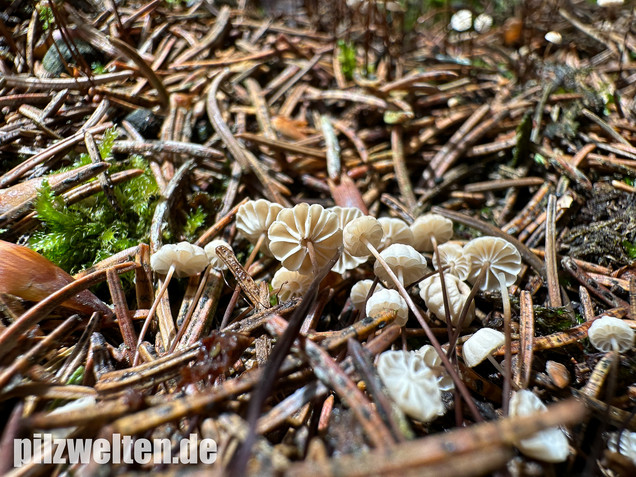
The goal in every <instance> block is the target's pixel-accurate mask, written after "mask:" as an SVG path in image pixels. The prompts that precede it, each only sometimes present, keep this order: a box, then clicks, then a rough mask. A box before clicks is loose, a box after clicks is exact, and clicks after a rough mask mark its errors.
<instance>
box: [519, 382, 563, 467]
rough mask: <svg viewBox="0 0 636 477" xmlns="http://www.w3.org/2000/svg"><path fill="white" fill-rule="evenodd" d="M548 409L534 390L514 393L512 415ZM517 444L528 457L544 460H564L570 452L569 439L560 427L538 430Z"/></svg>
mask: <svg viewBox="0 0 636 477" xmlns="http://www.w3.org/2000/svg"><path fill="white" fill-rule="evenodd" d="M546 410H547V407H546V406H545V404H543V403H542V402H541V400H540V399H539V398H538V397H537V396H536V395H535V394H534V393H533V392H531V391H528V390H527V389H522V390H521V391H517V392H513V393H512V397H511V398H510V415H511V416H528V415H532V414H535V413H540V412H543V411H546ZM515 445H516V446H517V447H518V448H519V450H520V451H521V452H522V453H523V454H525V455H527V456H528V457H532V458H533V459H537V460H541V461H544V462H563V461H565V460H566V459H567V458H568V455H569V454H570V449H569V446H568V439H567V437H565V434H564V433H563V431H562V430H561V429H559V428H558V427H551V428H549V429H545V430H543V431H539V432H536V433H534V434H533V435H532V436H530V437H528V438H526V439H522V440H520V441H518V442H515Z"/></svg>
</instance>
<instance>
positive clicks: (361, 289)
mask: <svg viewBox="0 0 636 477" xmlns="http://www.w3.org/2000/svg"><path fill="white" fill-rule="evenodd" d="M371 285H373V280H360V281H359V282H357V283H356V284H355V285H353V286H352V287H351V294H350V295H349V296H350V298H351V303H352V304H353V306H354V307H356V309H358V310H362V307H363V305H364V302H365V301H366V299H367V296H368V295H369V290H371ZM380 290H384V287H383V286H382V285H381V284H379V283H378V284H377V285H376V287H375V290H374V293H375V292H379V291H380Z"/></svg>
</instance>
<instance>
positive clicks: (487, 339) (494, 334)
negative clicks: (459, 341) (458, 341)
mask: <svg viewBox="0 0 636 477" xmlns="http://www.w3.org/2000/svg"><path fill="white" fill-rule="evenodd" d="M504 341H505V337H504V334H503V333H502V332H501V331H497V330H493V329H492V328H481V329H480V330H478V331H477V332H476V333H475V334H474V335H472V336H471V337H470V338H468V339H467V340H466V342H465V343H464V346H463V347H462V356H463V357H464V363H466V366H468V367H469V368H474V367H475V366H477V365H478V364H479V363H481V362H482V361H483V360H485V359H486V358H488V359H489V360H490V362H491V363H493V364H494V365H495V367H496V368H497V369H499V363H497V362H496V361H495V360H494V358H493V357H492V354H491V353H492V352H493V351H494V350H496V349H497V348H499V347H500V346H501V345H502V344H504Z"/></svg>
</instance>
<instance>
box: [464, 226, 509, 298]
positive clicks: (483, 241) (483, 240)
mask: <svg viewBox="0 0 636 477" xmlns="http://www.w3.org/2000/svg"><path fill="white" fill-rule="evenodd" d="M464 254H465V255H466V257H467V258H468V260H469V261H470V263H471V268H470V274H469V275H468V281H469V282H470V283H475V282H476V281H477V278H478V277H479V274H480V273H481V272H482V270H485V274H486V276H485V278H484V280H483V281H482V283H481V284H480V289H481V290H482V291H495V290H499V289H500V286H499V276H500V275H502V276H503V278H504V280H503V283H504V286H506V287H508V286H510V285H512V284H513V283H514V282H515V280H516V279H517V275H518V274H519V272H520V271H521V255H520V254H519V252H518V251H517V249H516V247H515V246H514V245H512V244H511V243H510V242H508V241H507V240H504V239H502V238H500V237H478V238H476V239H473V240H471V241H470V242H468V243H467V244H466V245H464Z"/></svg>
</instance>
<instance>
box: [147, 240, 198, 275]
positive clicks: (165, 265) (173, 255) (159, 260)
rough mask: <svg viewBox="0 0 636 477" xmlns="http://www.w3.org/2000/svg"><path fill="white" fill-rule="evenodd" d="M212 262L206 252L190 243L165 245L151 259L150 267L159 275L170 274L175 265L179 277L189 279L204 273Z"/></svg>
mask: <svg viewBox="0 0 636 477" xmlns="http://www.w3.org/2000/svg"><path fill="white" fill-rule="evenodd" d="M209 263H210V261H209V260H208V256H207V255H206V254H205V251H204V250H203V249H202V248H201V247H199V246H197V245H192V244H191V243H189V242H179V243H170V244H167V245H163V246H162V247H161V248H160V249H159V250H157V251H156V252H155V253H153V254H152V256H151V257H150V266H151V267H152V269H153V270H154V271H155V272H157V273H168V270H169V269H170V267H171V266H172V265H174V272H175V274H176V275H177V276H178V277H189V276H192V275H196V274H197V273H200V272H202V271H203V269H204V268H205V267H207V266H208V264H209Z"/></svg>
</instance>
